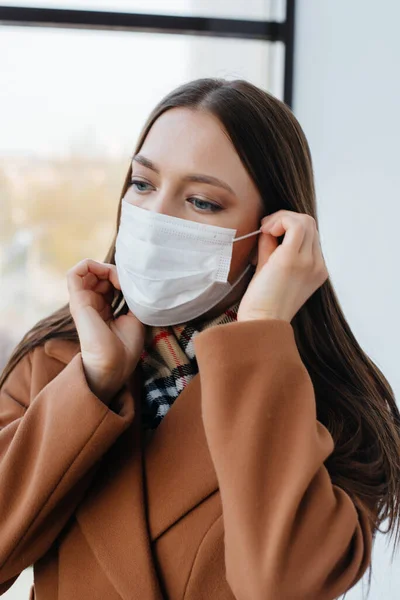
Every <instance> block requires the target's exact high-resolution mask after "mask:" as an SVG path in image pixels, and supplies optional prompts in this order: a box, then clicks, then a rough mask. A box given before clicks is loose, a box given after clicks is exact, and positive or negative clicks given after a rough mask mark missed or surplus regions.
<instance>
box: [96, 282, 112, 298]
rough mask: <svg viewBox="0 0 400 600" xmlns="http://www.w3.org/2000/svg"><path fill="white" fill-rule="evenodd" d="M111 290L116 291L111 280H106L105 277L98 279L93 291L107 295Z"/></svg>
mask: <svg viewBox="0 0 400 600" xmlns="http://www.w3.org/2000/svg"><path fill="white" fill-rule="evenodd" d="M110 290H111V291H112V292H114V286H113V285H112V283H111V281H106V280H105V279H100V280H99V279H97V280H96V284H95V285H94V287H93V291H94V292H96V293H98V294H104V295H106V294H108V293H109V292H110Z"/></svg>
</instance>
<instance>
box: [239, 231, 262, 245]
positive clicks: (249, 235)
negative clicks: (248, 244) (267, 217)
mask: <svg viewBox="0 0 400 600" xmlns="http://www.w3.org/2000/svg"><path fill="white" fill-rule="evenodd" d="M257 233H261V229H258V230H257V231H253V232H252V233H247V234H246V235H242V236H240V237H238V238H236V239H234V240H233V241H234V242H238V241H239V240H244V239H245V238H248V237H251V236H252V235H257Z"/></svg>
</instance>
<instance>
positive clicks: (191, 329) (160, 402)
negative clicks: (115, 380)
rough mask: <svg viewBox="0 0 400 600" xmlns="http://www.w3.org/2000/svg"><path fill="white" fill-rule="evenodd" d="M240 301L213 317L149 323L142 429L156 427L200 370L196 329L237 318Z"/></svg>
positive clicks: (144, 354)
mask: <svg viewBox="0 0 400 600" xmlns="http://www.w3.org/2000/svg"><path fill="white" fill-rule="evenodd" d="M239 304H240V302H236V303H235V304H233V305H232V306H230V307H229V308H228V309H226V310H225V311H224V312H223V313H222V314H220V315H218V316H217V317H214V318H213V319H211V320H207V321H206V320H204V321H201V320H200V321H199V319H197V320H193V321H189V322H187V323H183V324H179V325H170V326H168V327H160V326H146V336H145V343H144V350H143V352H142V354H141V357H140V361H139V364H140V366H141V368H142V372H143V375H144V395H143V405H142V427H143V429H156V427H157V426H158V425H159V424H160V423H161V421H162V419H163V418H164V417H165V415H166V414H167V412H168V410H169V409H170V408H171V406H172V405H173V403H174V401H175V400H176V398H177V397H178V396H179V394H180V393H181V391H182V390H183V389H184V388H185V386H186V385H187V384H188V383H189V381H190V380H191V379H192V378H193V377H194V376H195V375H196V374H197V373H198V366H197V360H196V356H195V353H194V345H193V338H194V337H195V335H197V333H199V332H200V331H203V330H204V329H207V328H208V327H214V326H216V325H220V324H223V323H230V322H232V321H236V320H237V311H238V308H239Z"/></svg>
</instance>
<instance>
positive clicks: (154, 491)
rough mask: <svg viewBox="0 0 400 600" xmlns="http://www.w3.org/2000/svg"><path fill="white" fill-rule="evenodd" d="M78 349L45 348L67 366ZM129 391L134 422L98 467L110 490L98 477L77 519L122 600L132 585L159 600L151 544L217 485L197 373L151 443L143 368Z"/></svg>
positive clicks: (65, 344)
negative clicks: (143, 418)
mask: <svg viewBox="0 0 400 600" xmlns="http://www.w3.org/2000/svg"><path fill="white" fill-rule="evenodd" d="M79 350H80V348H79V344H78V343H77V342H71V341H65V340H63V341H60V340H57V339H51V340H48V341H47V342H46V343H45V352H46V354H47V355H48V356H52V357H53V358H56V359H57V360H59V361H61V362H62V363H64V364H67V363H68V362H69V361H70V360H71V359H72V358H73V357H74V356H75V355H76V354H77V353H78V352H79ZM129 386H130V390H131V393H132V396H133V398H134V401H135V409H136V416H135V418H134V420H133V422H132V424H131V425H130V426H129V428H128V429H127V430H126V431H125V432H124V433H123V434H122V435H121V436H120V437H119V438H118V439H117V441H116V442H115V443H114V445H113V446H112V448H111V449H110V450H109V451H108V453H107V455H106V458H105V465H103V466H102V467H100V469H101V470H102V469H103V472H107V466H108V469H109V470H108V472H109V473H110V472H111V473H112V478H111V479H110V480H108V481H106V483H107V485H105V484H104V483H103V484H102V483H101V482H102V477H101V478H100V484H99V485H100V487H102V485H104V487H103V488H102V489H101V493H99V490H98V489H97V488H98V484H97V483H96V489H91V490H90V491H89V493H88V495H87V497H86V498H85V502H84V503H83V504H82V505H81V506H80V508H79V509H78V511H77V514H76V517H77V520H78V522H79V524H80V527H81V529H82V531H83V533H84V534H85V537H86V539H87V541H88V543H89V544H90V546H91V548H92V551H93V552H94V554H95V555H96V557H97V560H98V561H99V563H100V564H101V565H102V567H103V570H104V571H105V572H106V574H107V575H108V577H109V578H110V580H111V581H112V583H113V585H114V587H115V589H116V590H117V591H118V593H119V594H120V595H121V598H123V599H128V598H131V597H132V586H133V585H135V588H136V587H137V586H138V585H139V584H138V582H139V581H140V582H141V583H140V585H141V586H142V588H141V589H140V594H139V595H138V597H141V598H146V599H148V600H160V599H161V598H162V595H161V592H160V590H159V584H158V579H157V576H156V574H155V572H154V566H153V561H152V558H151V543H152V542H153V541H155V540H156V539H157V538H158V537H159V536H160V535H161V534H162V533H163V532H164V531H166V530H167V529H168V528H169V527H170V526H171V525H173V524H174V523H175V522H176V521H177V520H178V519H179V518H181V517H182V516H183V515H185V514H186V513H187V512H188V511H190V510H191V509H193V508H194V507H196V506H197V505H198V504H200V503H201V502H202V501H203V500H204V499H206V498H207V497H208V496H209V495H210V494H212V493H213V492H215V491H216V490H218V481H217V477H216V473H215V470H214V466H213V463H212V459H211V456H210V453H209V450H208V444H207V440H206V435H205V431H204V427H203V421H202V416H201V388H200V376H199V374H197V375H195V376H194V377H193V378H192V379H191V380H190V382H189V383H188V384H187V386H186V387H185V388H184V389H183V390H182V392H181V393H180V395H179V396H178V398H177V399H176V400H175V402H174V403H173V405H172V406H171V408H170V409H169V411H168V413H167V414H166V415H165V417H164V418H163V420H162V421H161V423H160V424H159V425H158V427H157V429H156V430H155V431H154V432H153V435H152V437H151V438H150V439H149V441H146V439H145V436H144V434H143V432H142V430H141V427H140V406H141V402H142V398H143V394H142V389H143V377H142V372H141V369H140V368H136V370H135V371H134V373H133V374H132V378H131V380H130V382H129ZM116 499H118V502H117V504H116ZM111 514H112V516H111ZM100 524H101V525H100Z"/></svg>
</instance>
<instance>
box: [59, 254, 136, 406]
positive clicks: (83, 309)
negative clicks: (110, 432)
mask: <svg viewBox="0 0 400 600" xmlns="http://www.w3.org/2000/svg"><path fill="white" fill-rule="evenodd" d="M67 285H68V292H69V307H70V311H71V315H72V318H73V319H74V322H75V326H76V329H77V332H78V336H79V341H80V346H81V354H82V362H83V368H84V371H85V375H86V379H87V382H88V385H89V387H90V389H91V390H92V392H93V393H94V394H95V395H96V396H98V397H99V398H100V399H101V400H103V401H104V402H108V401H109V400H110V399H111V398H112V396H113V395H114V394H115V393H116V392H117V391H118V390H119V389H120V388H121V387H122V385H123V384H124V383H125V382H126V381H127V380H128V379H129V377H130V375H131V374H132V372H133V371H134V369H135V367H136V365H137V363H138V361H139V358H140V354H141V352H142V350H143V346H144V337H145V325H144V324H143V323H142V322H141V321H139V319H138V318H137V317H135V315H134V314H133V313H132V312H131V311H129V312H128V313H127V314H126V315H121V316H119V317H118V318H117V319H114V317H113V313H112V308H111V303H112V300H113V298H114V293H115V290H114V288H116V289H117V290H120V289H121V286H120V283H119V279H118V275H117V268H116V266H115V265H112V264H108V263H100V262H97V261H95V260H91V259H88V258H87V259H84V260H82V261H80V262H79V263H77V264H76V265H75V266H74V267H72V269H70V270H69V271H68V273H67Z"/></svg>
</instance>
